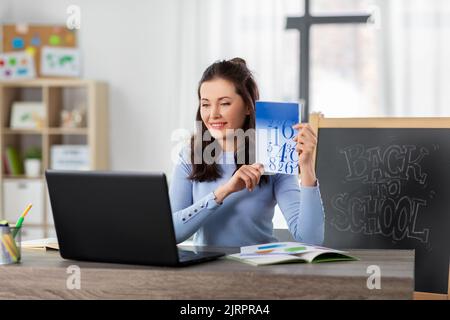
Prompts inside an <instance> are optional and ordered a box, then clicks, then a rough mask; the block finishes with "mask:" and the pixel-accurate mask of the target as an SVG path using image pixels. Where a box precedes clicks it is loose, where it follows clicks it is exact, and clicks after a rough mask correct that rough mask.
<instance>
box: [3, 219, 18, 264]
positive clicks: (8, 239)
mask: <svg viewBox="0 0 450 320" xmlns="http://www.w3.org/2000/svg"><path fill="white" fill-rule="evenodd" d="M21 233H22V232H21V228H16V227H9V226H0V265H2V264H14V263H19V262H20V242H21Z"/></svg>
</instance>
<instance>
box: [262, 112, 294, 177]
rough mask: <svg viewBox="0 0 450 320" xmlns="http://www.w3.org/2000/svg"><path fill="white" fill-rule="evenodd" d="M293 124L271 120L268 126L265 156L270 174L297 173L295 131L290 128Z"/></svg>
mask: <svg viewBox="0 0 450 320" xmlns="http://www.w3.org/2000/svg"><path fill="white" fill-rule="evenodd" d="M293 125H294V123H291V122H288V121H284V122H283V123H279V122H276V121H274V120H272V121H271V122H270V124H269V125H268V128H269V129H270V131H271V132H270V134H269V141H268V143H267V156H268V159H269V169H270V170H271V171H272V172H281V173H288V174H294V173H295V170H297V171H298V155H297V152H296V150H295V146H296V143H295V141H293V140H292V139H293V138H294V136H295V134H296V131H295V130H294V129H293V128H292V126H293Z"/></svg>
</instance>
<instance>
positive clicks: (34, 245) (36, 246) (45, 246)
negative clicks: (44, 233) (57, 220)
mask: <svg viewBox="0 0 450 320" xmlns="http://www.w3.org/2000/svg"><path fill="white" fill-rule="evenodd" d="M21 246H22V249H32V250H59V245H58V240H57V239H56V238H46V239H37V240H28V241H22V243H21Z"/></svg>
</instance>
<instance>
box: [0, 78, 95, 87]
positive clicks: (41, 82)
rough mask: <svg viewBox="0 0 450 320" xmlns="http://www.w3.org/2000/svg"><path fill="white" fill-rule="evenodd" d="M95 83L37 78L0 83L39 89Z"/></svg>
mask: <svg viewBox="0 0 450 320" xmlns="http://www.w3.org/2000/svg"><path fill="white" fill-rule="evenodd" d="M95 83H96V81H93V80H85V79H74V78H39V79H33V80H16V81H0V85H1V86H3V87H18V88H36V87H37V88H39V87H82V86H87V85H91V84H95Z"/></svg>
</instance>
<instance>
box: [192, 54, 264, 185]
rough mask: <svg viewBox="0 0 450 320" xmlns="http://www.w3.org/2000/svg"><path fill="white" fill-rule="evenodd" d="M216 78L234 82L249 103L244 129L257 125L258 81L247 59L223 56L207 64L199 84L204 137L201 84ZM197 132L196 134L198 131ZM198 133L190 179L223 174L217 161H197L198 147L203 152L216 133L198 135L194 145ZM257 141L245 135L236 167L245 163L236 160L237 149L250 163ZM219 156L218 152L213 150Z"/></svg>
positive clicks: (198, 114)
mask: <svg viewBox="0 0 450 320" xmlns="http://www.w3.org/2000/svg"><path fill="white" fill-rule="evenodd" d="M213 79H224V80H228V81H230V82H232V83H233V84H234V87H235V89H236V93H237V94H238V95H240V96H241V98H242V100H243V101H244V104H245V106H246V107H249V109H250V114H249V115H247V116H246V119H245V121H244V125H243V127H242V129H243V130H244V132H246V130H247V129H254V128H255V102H256V100H258V99H259V90H258V85H257V84H256V81H255V79H254V78H253V74H252V72H251V71H250V70H249V69H248V67H247V64H246V62H245V60H244V59H241V58H234V59H231V60H221V61H216V62H214V63H213V64H212V65H210V66H209V67H208V68H206V70H205V72H203V75H202V78H201V79H200V81H199V84H198V90H197V94H198V100H199V105H198V110H197V115H196V120H197V121H199V122H201V126H202V128H201V137H203V135H204V133H205V132H206V131H208V129H207V128H206V126H205V124H204V123H203V121H202V118H201V114H200V108H201V103H200V99H201V96H200V88H201V86H202V84H203V82H206V81H210V80H213ZM199 133H200V132H198V133H197V134H199ZM195 135H196V134H194V135H193V136H192V137H191V163H192V172H191V174H190V175H189V179H191V180H194V181H200V182H202V181H214V180H216V179H218V178H220V177H222V172H221V170H220V168H219V166H218V165H217V163H215V162H214V163H212V164H207V163H205V162H204V161H203V157H202V161H201V163H195V161H194V155H195V152H196V148H197V149H198V148H201V154H202V155H203V151H204V150H205V148H206V147H207V146H208V145H209V144H211V143H213V142H214V140H215V139H214V137H212V139H211V140H210V141H203V139H201V137H197V140H198V141H201V145H195ZM197 143H198V142H197ZM254 147H255V146H254V143H252V142H251V141H249V139H248V137H246V138H245V144H244V149H243V150H236V151H235V153H234V160H235V163H236V170H238V169H239V168H240V167H241V166H242V163H238V162H237V153H238V152H242V151H244V152H245V154H244V156H245V164H250V163H249V162H250V155H249V151H250V148H254ZM214 156H215V157H216V156H217V155H215V154H214ZM261 181H263V182H267V176H262V177H261V179H260V182H261Z"/></svg>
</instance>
